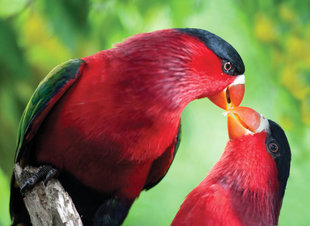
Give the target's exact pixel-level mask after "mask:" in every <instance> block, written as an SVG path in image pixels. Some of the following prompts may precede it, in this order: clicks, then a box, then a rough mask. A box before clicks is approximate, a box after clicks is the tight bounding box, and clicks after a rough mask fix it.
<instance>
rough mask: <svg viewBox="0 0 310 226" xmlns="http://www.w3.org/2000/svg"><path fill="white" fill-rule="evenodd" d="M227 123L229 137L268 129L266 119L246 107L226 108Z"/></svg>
mask: <svg viewBox="0 0 310 226" xmlns="http://www.w3.org/2000/svg"><path fill="white" fill-rule="evenodd" d="M227 123H228V124H227V125H228V135H229V138H230V139H235V138H240V137H242V136H244V135H247V134H254V133H259V132H261V131H263V130H265V131H268V129H269V123H268V120H267V119H265V118H264V116H262V115H261V114H259V113H257V112H256V111H254V110H253V109H251V108H248V107H234V108H231V109H229V110H227Z"/></svg>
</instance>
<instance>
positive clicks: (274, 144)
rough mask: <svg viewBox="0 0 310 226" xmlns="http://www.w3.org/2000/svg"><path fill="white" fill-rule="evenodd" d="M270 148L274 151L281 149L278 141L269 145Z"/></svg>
mask: <svg viewBox="0 0 310 226" xmlns="http://www.w3.org/2000/svg"><path fill="white" fill-rule="evenodd" d="M268 148H269V150H270V151H272V152H273V153H275V152H277V151H278V150H279V147H278V145H277V144H276V143H273V142H272V143H270V144H269V145H268Z"/></svg>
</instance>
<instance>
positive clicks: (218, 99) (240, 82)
mask: <svg viewBox="0 0 310 226" xmlns="http://www.w3.org/2000/svg"><path fill="white" fill-rule="evenodd" d="M244 83H245V78H244V75H239V76H237V78H236V79H235V81H234V82H233V83H232V84H230V85H229V86H228V87H227V88H225V89H224V90H223V91H222V92H220V93H219V94H217V95H215V96H212V97H209V99H210V100H211V101H212V102H213V103H214V104H216V105H217V106H219V107H220V108H223V109H225V110H227V109H229V108H231V107H236V106H239V105H240V103H241V101H242V99H243V96H244V88H245V86H244Z"/></svg>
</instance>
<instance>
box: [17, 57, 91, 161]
mask: <svg viewBox="0 0 310 226" xmlns="http://www.w3.org/2000/svg"><path fill="white" fill-rule="evenodd" d="M84 64H85V62H84V61H83V60H81V59H72V60H69V61H66V62H64V63H62V64H60V65H58V66H56V67H55V68H54V69H53V70H52V71H51V72H49V73H48V75H47V76H46V77H45V78H44V79H43V80H42V81H41V82H40V84H39V85H38V87H37V88H36V90H35V91H34V93H33V95H32V96H31V98H30V100H29V102H28V104H27V106H26V108H25V110H24V113H23V115H22V117H21V120H20V123H19V131H18V141H17V150H16V155H15V161H16V162H18V161H20V159H21V156H22V154H23V149H24V147H25V146H26V144H27V143H29V142H30V141H31V140H32V138H33V137H34V135H35V134H36V132H37V130H38V129H39V127H40V125H41V123H42V122H43V120H44V118H45V117H46V115H47V114H48V112H49V111H50V110H51V109H52V107H53V106H54V105H55V103H57V101H58V100H59V99H60V98H61V97H62V96H63V95H64V93H65V92H66V91H67V90H68V89H69V88H70V87H71V86H72V85H73V84H74V83H75V82H76V81H77V79H78V78H79V77H80V75H81V69H82V67H81V66H83V65H84Z"/></svg>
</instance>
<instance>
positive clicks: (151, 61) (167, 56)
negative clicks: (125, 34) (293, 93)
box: [114, 28, 245, 113]
mask: <svg viewBox="0 0 310 226" xmlns="http://www.w3.org/2000/svg"><path fill="white" fill-rule="evenodd" d="M114 50H115V51H116V52H117V53H118V59H120V60H118V63H119V66H116V67H115V68H116V69H117V70H120V71H121V73H122V74H126V75H125V76H121V81H120V84H122V90H123V91H124V92H126V88H127V87H128V86H130V87H131V88H132V87H134V94H133V93H132V92H130V93H129V92H128V94H126V95H125V96H127V97H128V96H133V95H137V94H138V93H139V92H140V93H141V94H142V95H141V96H143V97H144V99H145V101H143V102H144V103H147V102H148V103H149V102H150V99H151V100H153V101H154V102H157V103H159V104H160V105H161V106H165V103H168V104H166V106H167V108H170V109H172V110H176V109H177V110H178V112H179V113H180V112H181V111H182V110H183V109H184V107H185V106H186V105H187V104H188V103H189V102H191V101H193V100H195V99H198V98H204V97H207V98H209V99H210V100H211V101H212V102H213V103H215V104H216V105H218V106H220V107H221V108H223V109H227V108H229V107H230V106H239V105H240V103H241V101H242V99H243V95H244V83H245V78H244V70H245V68H244V64H243V61H242V59H241V57H240V55H239V54H238V52H237V51H236V50H235V49H234V48H233V47H232V46H231V45H230V44H229V43H227V42H226V41H224V40H223V39H222V38H220V37H218V36H216V35H215V34H213V33H210V32H208V31H205V30H201V29H193V28H182V29H166V30H159V31H155V32H151V33H143V34H138V35H135V36H132V37H130V38H128V39H127V40H125V41H124V42H122V43H119V44H117V45H116V48H114ZM147 98H148V99H147Z"/></svg>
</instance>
